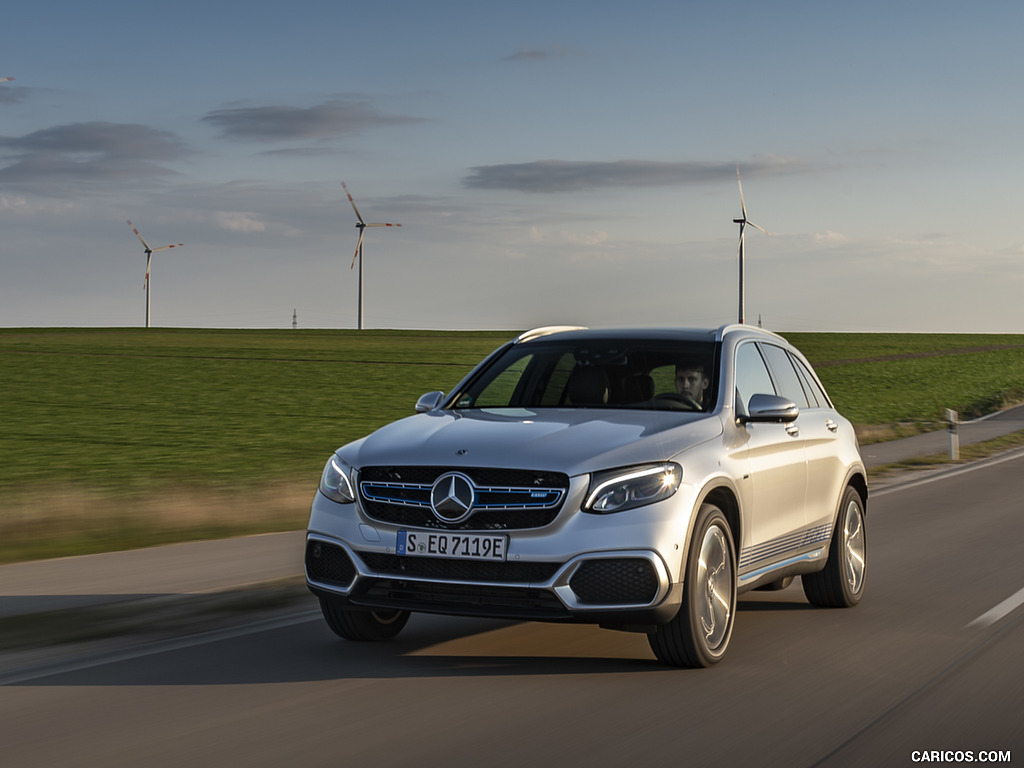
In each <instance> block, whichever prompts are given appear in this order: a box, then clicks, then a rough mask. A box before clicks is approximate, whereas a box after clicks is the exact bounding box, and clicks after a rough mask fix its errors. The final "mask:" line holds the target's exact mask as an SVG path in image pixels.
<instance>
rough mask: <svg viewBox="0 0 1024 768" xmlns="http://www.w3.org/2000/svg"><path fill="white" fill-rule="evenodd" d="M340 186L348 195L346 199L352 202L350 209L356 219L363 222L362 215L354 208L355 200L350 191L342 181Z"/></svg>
mask: <svg viewBox="0 0 1024 768" xmlns="http://www.w3.org/2000/svg"><path fill="white" fill-rule="evenodd" d="M341 186H342V187H343V188H344V190H345V194H346V195H348V201H349V202H350V203H352V210H353V211H355V212H356V220H357V221H358V222H359V223H360V224H365V222H364V221H363V215H362V214H361V213H360V212H359V209H358V208H356V201H355V200H353V199H352V193H351V192H349V191H348V187H347V186H346V185H345V182H344V181H343V182H341ZM360 239H362V238H360Z"/></svg>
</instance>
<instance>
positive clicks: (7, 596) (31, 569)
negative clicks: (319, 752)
mask: <svg viewBox="0 0 1024 768" xmlns="http://www.w3.org/2000/svg"><path fill="white" fill-rule="evenodd" d="M1022 430H1024V406H1019V407H1016V408H1012V409H1009V410H1006V411H1002V412H1000V413H998V414H993V415H992V416H988V417H985V418H983V419H978V420H976V421H974V422H969V423H965V424H962V425H961V426H960V435H959V436H960V443H961V445H962V446H966V445H969V444H972V443H976V442H982V441H987V440H991V439H994V438H997V437H1000V436H1005V435H1008V434H1012V433H1014V432H1020V431H1022ZM948 441H949V438H948V434H947V433H946V431H945V430H940V431H937V432H931V433H927V434H924V435H915V436H914V437H910V438H904V439H902V440H893V441H890V442H887V443H876V444H873V445H867V446H864V447H863V449H862V454H863V455H864V460H865V463H866V464H867V466H868V469H869V472H870V471H871V470H873V469H874V470H877V469H879V468H881V467H887V466H891V465H895V464H899V463H900V462H904V461H909V460H911V459H916V458H921V457H926V456H933V455H941V454H943V453H944V452H946V451H947V446H948ZM879 477H880V478H881V477H884V475H881V473H880V475H879ZM897 479H899V475H895V476H893V475H890V476H889V477H888V478H886V479H879V480H873V481H872V487H873V488H876V487H880V485H881V484H883V483H891V482H893V481H894V480H897ZM304 547H305V532H304V531H301V530H299V531H288V532H284V533H275V534H263V535H259V536H245V537H238V538H233V539H220V540H213V541H198V542H189V543H184V544H172V545H166V546H159V547H152V548H149V549H136V550H129V551H123V552H110V553H105V554H97V555H82V556H78V557H66V558H59V559H55V560H40V561H33V562H26V563H14V564H9V565H2V566H0V671H2V670H3V669H11V668H17V667H20V666H25V664H26V663H32V661H34V660H35V659H36V658H38V657H39V656H40V654H42V655H44V656H45V655H46V654H47V653H48V652H49V654H50V655H52V649H54V648H55V647H58V646H61V645H63V646H65V647H69V646H70V645H76V646H77V645H81V644H82V643H88V642H94V641H97V640H101V639H103V638H111V637H121V638H131V639H132V640H134V641H136V642H137V641H138V640H139V639H142V638H159V637H166V636H172V635H175V636H180V635H183V634H191V633H195V632H201V631H205V630H209V629H216V628H218V627H221V626H225V625H227V624H230V623H231V622H237V621H238V616H239V614H240V613H245V614H246V618H247V620H248V619H255V618H258V617H260V616H265V615H268V614H274V613H280V612H282V611H299V610H311V609H315V608H316V601H315V599H314V598H313V597H312V595H310V593H309V592H308V591H307V590H306V588H305V582H304V579H303V552H304Z"/></svg>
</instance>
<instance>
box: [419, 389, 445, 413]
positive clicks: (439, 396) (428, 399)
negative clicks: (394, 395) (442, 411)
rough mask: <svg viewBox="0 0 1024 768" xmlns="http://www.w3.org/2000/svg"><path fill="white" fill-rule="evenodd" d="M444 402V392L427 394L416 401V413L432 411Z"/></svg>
mask: <svg viewBox="0 0 1024 768" xmlns="http://www.w3.org/2000/svg"><path fill="white" fill-rule="evenodd" d="M442 400H444V392H427V394H425V395H423V397H421V398H420V399H419V400H417V401H416V413H426V412H427V411H432V410H434V409H435V408H437V406H439V405H440V404H441V401H442Z"/></svg>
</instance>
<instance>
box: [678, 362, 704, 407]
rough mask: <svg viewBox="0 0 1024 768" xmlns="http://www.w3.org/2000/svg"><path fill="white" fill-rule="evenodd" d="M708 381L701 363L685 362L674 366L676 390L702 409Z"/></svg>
mask: <svg viewBox="0 0 1024 768" xmlns="http://www.w3.org/2000/svg"><path fill="white" fill-rule="evenodd" d="M710 383H711V379H709V378H708V375H707V373H706V372H705V371H704V365H703V364H701V363H696V362H686V363H680V364H679V365H677V366H676V392H677V393H678V394H680V395H682V396H683V397H686V398H689V399H690V400H692V401H693V402H694V403H695V404H696V405H697V406H698V407H699V408H700V410H704V395H705V393H706V392H707V389H708V385H709V384H710Z"/></svg>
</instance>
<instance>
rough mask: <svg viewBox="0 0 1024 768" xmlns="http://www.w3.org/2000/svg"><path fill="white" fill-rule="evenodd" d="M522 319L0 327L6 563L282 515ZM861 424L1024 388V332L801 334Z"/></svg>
mask: <svg viewBox="0 0 1024 768" xmlns="http://www.w3.org/2000/svg"><path fill="white" fill-rule="evenodd" d="M513 335H514V332H512V331H508V332H435V331H361V332H359V331H270V330H263V331H232V330H185V329H177V330H162V329H150V330H145V329H0V381H2V397H0V408H2V412H0V424H2V431H0V562H3V561H10V560H15V559H25V558H27V557H46V556H54V555H62V554H72V553H80V552H90V551H101V550H105V549H113V548H121V547H126V546H139V545H141V544H149V543H159V542H164V541H173V540H182V539H188V538H202V537H212V536H220V535H231V534H237V533H249V532H259V531H268V530H283V529H289V528H296V527H301V526H302V525H303V524H304V522H305V517H306V514H307V510H308V504H309V500H310V499H311V497H312V494H313V490H314V488H315V485H316V482H317V479H318V477H319V473H320V470H321V468H322V466H323V463H324V461H325V460H326V458H327V456H328V455H329V453H330V452H331V451H332V450H334V449H335V448H337V447H338V446H339V445H342V444H343V443H345V442H348V441H350V440H353V439H355V438H357V437H360V436H362V435H364V434H366V433H368V432H370V431H371V430H373V429H375V428H376V427H378V426H380V425H382V424H384V423H387V422H389V421H392V420H394V419H396V418H400V417H402V416H405V415H408V414H411V413H412V408H413V404H414V403H415V401H416V398H417V397H419V395H421V394H423V393H424V392H427V391H430V390H434V389H441V390H445V391H448V390H449V389H451V388H452V387H453V386H454V385H455V384H456V383H457V382H458V381H459V380H460V379H461V378H462V377H463V376H464V375H465V374H466V373H467V372H468V371H469V370H470V369H471V368H472V366H473V365H474V364H475V363H476V362H478V361H479V360H480V359H481V358H482V357H483V356H484V355H485V354H487V353H488V352H490V351H491V350H492V349H494V348H495V347H497V346H498V345H500V344H501V343H503V342H504V341H506V340H507V339H509V338H510V337H511V336H513ZM787 336H788V338H790V339H791V340H792V341H794V342H795V343H796V344H797V345H798V346H799V347H800V348H801V349H802V350H803V351H804V352H805V354H807V356H808V357H809V359H810V360H811V362H812V363H814V365H815V366H816V367H817V369H818V373H819V374H820V376H821V378H822V379H823V381H824V383H825V386H826V388H827V389H828V391H829V394H830V395H831V396H832V398H833V400H835V402H836V404H837V405H838V407H839V408H840V410H841V411H842V412H843V413H845V414H846V415H847V416H848V417H849V418H850V419H851V420H852V421H853V422H854V423H855V424H856V425H857V426H858V429H859V430H860V431H861V433H862V435H864V436H870V435H873V434H880V435H887V434H892V433H894V431H902V432H912V431H917V430H920V429H922V428H929V427H932V426H934V425H935V424H937V423H938V421H939V420H940V419H941V418H942V414H943V412H944V409H945V408H954V409H956V410H959V411H961V412H962V413H964V414H965V415H979V414H981V413H985V412H988V411H991V410H996V409H998V408H999V407H1001V406H1002V405H1004V404H1007V403H1010V402H1018V401H1021V400H1024V335H1005V336H991V335H887V334H866V335H860V334H838V335H836V334H787Z"/></svg>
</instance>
